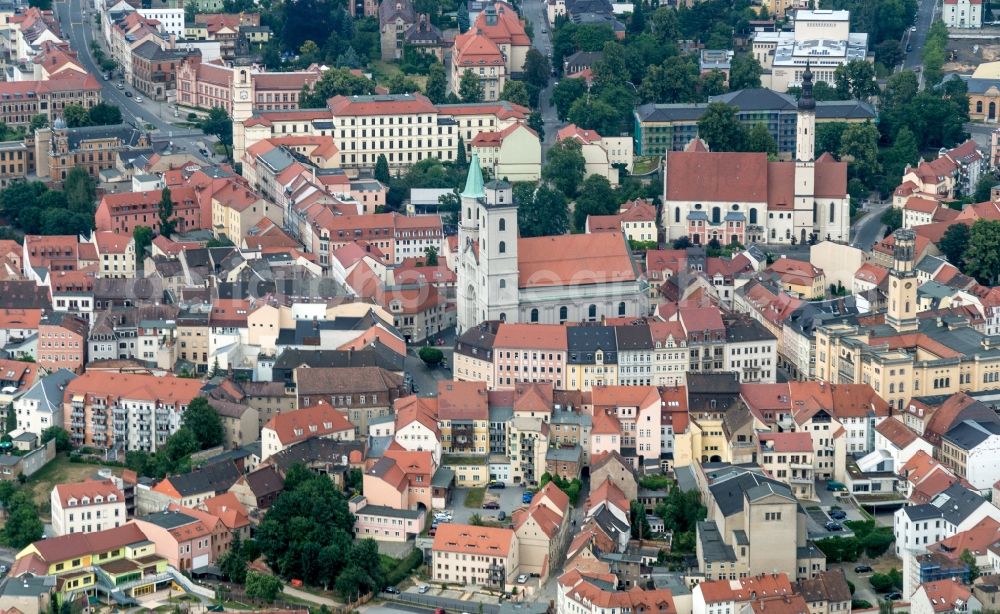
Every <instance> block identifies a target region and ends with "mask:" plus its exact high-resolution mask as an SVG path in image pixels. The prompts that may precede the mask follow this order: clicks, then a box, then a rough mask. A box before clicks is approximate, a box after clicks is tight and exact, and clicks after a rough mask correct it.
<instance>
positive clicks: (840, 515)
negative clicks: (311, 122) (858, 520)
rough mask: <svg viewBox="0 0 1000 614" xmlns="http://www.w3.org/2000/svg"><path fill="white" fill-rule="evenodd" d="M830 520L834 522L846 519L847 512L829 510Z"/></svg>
mask: <svg viewBox="0 0 1000 614" xmlns="http://www.w3.org/2000/svg"><path fill="white" fill-rule="evenodd" d="M830 518H833V519H834V520H843V519H844V518H847V512H845V511H844V510H830Z"/></svg>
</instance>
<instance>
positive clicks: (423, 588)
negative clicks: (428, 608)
mask: <svg viewBox="0 0 1000 614" xmlns="http://www.w3.org/2000/svg"><path fill="white" fill-rule="evenodd" d="M429 590H431V587H429V586H427V585H426V584H421V585H420V588H418V589H417V592H418V593H420V594H421V595H423V594H424V593H426V592H427V591H429Z"/></svg>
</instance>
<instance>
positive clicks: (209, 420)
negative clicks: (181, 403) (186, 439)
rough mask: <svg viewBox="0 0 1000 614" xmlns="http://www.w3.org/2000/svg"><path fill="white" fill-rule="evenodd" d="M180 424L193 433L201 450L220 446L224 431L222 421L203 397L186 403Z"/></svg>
mask: <svg viewBox="0 0 1000 614" xmlns="http://www.w3.org/2000/svg"><path fill="white" fill-rule="evenodd" d="M181 423H182V424H183V425H184V426H185V427H186V428H188V429H190V430H191V432H192V433H194V435H195V437H196V438H197V439H198V445H199V447H200V448H201V449H202V450H205V449H207V448H211V447H214V446H218V445H221V444H222V443H223V440H224V439H225V435H226V431H225V428H224V427H223V426H222V419H221V418H219V413H218V412H217V411H215V408H214V407H212V406H211V405H209V403H208V399H206V398H205V397H195V398H193V399H191V402H190V403H188V406H187V409H185V410H184V414H183V416H182V418H181Z"/></svg>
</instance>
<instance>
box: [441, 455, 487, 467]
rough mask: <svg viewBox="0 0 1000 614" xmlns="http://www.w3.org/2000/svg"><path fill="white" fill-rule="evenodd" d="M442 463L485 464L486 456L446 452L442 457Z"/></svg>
mask: <svg viewBox="0 0 1000 614" xmlns="http://www.w3.org/2000/svg"><path fill="white" fill-rule="evenodd" d="M441 464H442V465H485V464H486V457H485V456H461V455H458V454H445V455H444V456H442V457H441Z"/></svg>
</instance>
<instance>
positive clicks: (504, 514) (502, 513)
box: [497, 510, 507, 522]
mask: <svg viewBox="0 0 1000 614" xmlns="http://www.w3.org/2000/svg"><path fill="white" fill-rule="evenodd" d="M506 519H507V512H505V511H503V510H500V513H499V514H497V520H499V521H501V522H503V521H504V520H506Z"/></svg>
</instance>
